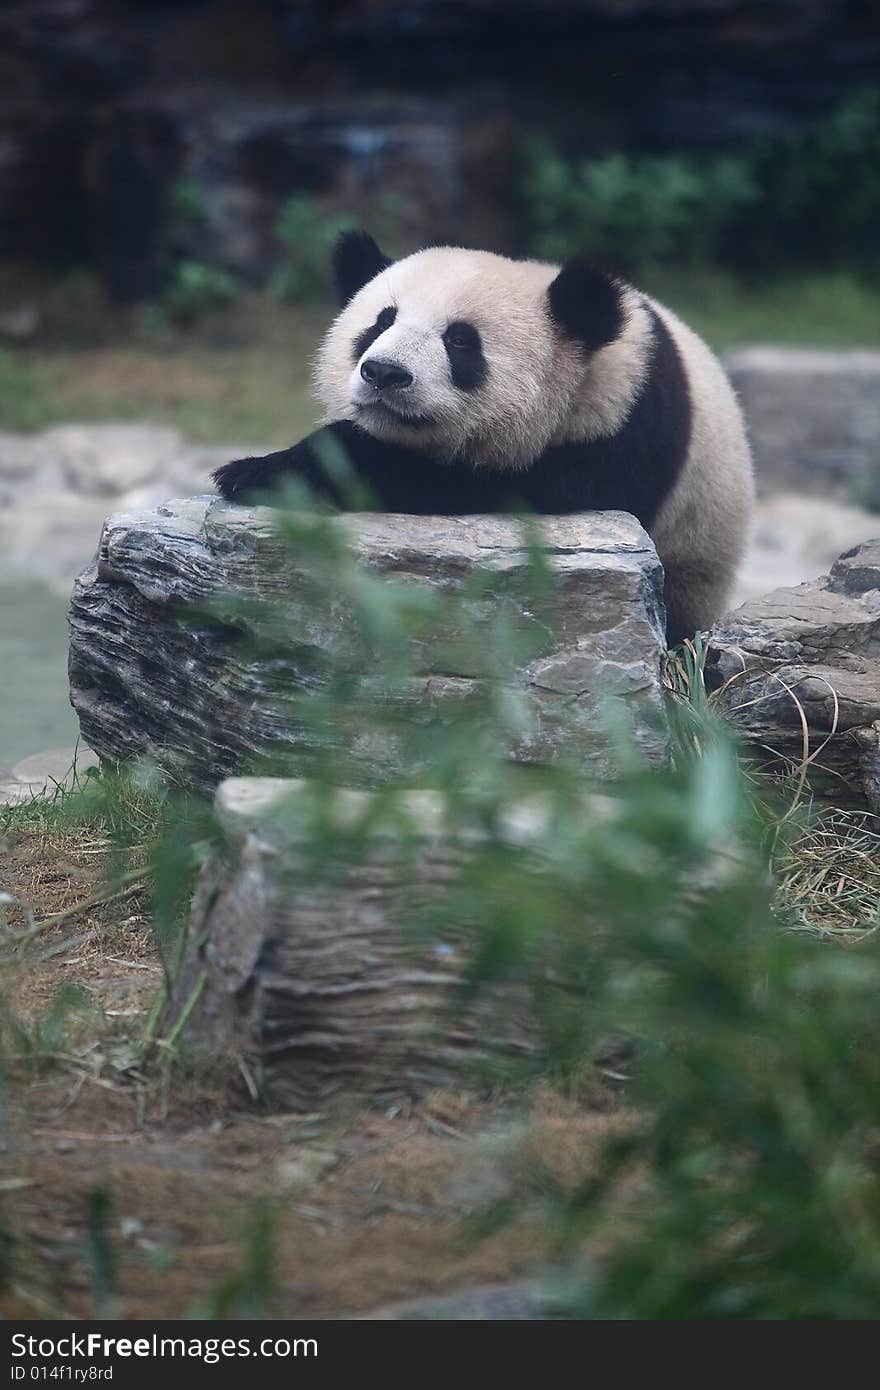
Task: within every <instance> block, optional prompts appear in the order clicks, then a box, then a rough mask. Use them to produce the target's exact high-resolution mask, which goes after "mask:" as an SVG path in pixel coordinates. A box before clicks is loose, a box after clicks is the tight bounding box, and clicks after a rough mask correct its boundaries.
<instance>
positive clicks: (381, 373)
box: [361, 357, 412, 391]
mask: <svg viewBox="0 0 880 1390" xmlns="http://www.w3.org/2000/svg"><path fill="white" fill-rule="evenodd" d="M361 376H362V377H363V379H364V381H368V382H369V383H370V385H371V386H375V388H376V390H377V391H384V390H385V389H386V387H394V388H396V389H398V390H400V389H402V388H403V387H404V386H412V372H408V371H407V370H406V368H405V367H398V365H397V363H396V362H382V361H380V359H379V358H378V357H368V358H367V360H366V362H362V363H361Z"/></svg>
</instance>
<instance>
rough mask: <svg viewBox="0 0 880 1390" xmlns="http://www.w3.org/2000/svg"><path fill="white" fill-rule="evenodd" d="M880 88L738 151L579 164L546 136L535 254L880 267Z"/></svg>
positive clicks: (527, 194) (529, 148)
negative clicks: (795, 128) (796, 130)
mask: <svg viewBox="0 0 880 1390" xmlns="http://www.w3.org/2000/svg"><path fill="white" fill-rule="evenodd" d="M878 147H880V88H866V89H863V90H861V91H860V92H858V93H856V94H855V95H854V96H853V97H851V98H850V99H849V100H848V101H846V102H844V103H843V104H842V105H841V106H840V107H838V108H837V110H836V111H834V112H832V113H831V115H829V116H828V117H826V118H825V119H824V120H820V121H817V122H816V123H815V124H814V125H813V126H812V127H811V128H810V129H808V130H807V131H806V132H799V133H797V134H792V135H789V136H783V137H774V138H772V139H766V140H763V141H755V142H753V143H751V144H750V145H747V146H745V147H744V148H743V149H741V150H740V151H738V152H737V153H736V154H732V153H720V154H714V155H681V154H643V155H628V154H622V153H612V154H607V155H602V156H599V157H596V158H592V159H585V160H578V161H570V160H567V159H565V158H563V157H562V156H561V155H560V154H559V153H558V152H556V151H554V149H553V148H552V147H551V146H549V145H548V144H547V143H546V142H545V141H542V140H537V139H531V140H529V141H527V142H526V145H525V147H524V153H523V175H522V194H523V199H524V202H525V207H526V212H527V216H528V220H529V223H530V243H531V247H532V249H533V250H534V251H535V252H536V253H537V254H538V255H541V256H544V257H546V258H547V259H550V260H562V259H564V258H565V257H567V256H569V255H571V254H572V253H573V252H575V251H586V252H588V253H591V254H593V255H595V256H596V257H597V258H599V259H601V260H604V261H606V262H607V263H608V264H610V265H612V266H617V267H619V268H621V269H624V270H627V271H631V272H636V273H642V272H644V271H645V270H648V271H650V270H651V269H652V268H656V267H657V266H663V265H684V266H687V267H699V266H706V265H710V264H725V265H729V266H732V267H735V268H738V269H745V270H764V271H766V270H770V269H774V270H780V269H781V270H788V271H789V272H790V270H791V268H792V266H793V265H798V266H847V267H849V268H856V267H858V268H861V269H862V270H865V271H873V272H875V273H876V271H877V270H878V268H880V254H878V243H877V227H878V225H880V170H878V160H877V149H878Z"/></svg>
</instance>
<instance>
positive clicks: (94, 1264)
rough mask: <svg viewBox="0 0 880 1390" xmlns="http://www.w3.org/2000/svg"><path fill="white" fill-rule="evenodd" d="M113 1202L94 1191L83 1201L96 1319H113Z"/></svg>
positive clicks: (100, 1190)
mask: <svg viewBox="0 0 880 1390" xmlns="http://www.w3.org/2000/svg"><path fill="white" fill-rule="evenodd" d="M112 1221H113V1198H112V1197H111V1195H110V1193H109V1192H108V1191H107V1189H106V1188H104V1187H93V1188H92V1190H91V1191H90V1192H89V1194H88V1197H87V1198H86V1261H87V1264H88V1269H89V1273H90V1275H91V1285H92V1303H93V1306H94V1311H95V1317H99V1318H101V1317H103V1318H107V1317H112V1315H113V1302H114V1290H115V1285H116V1273H117V1268H118V1263H119V1261H118V1257H117V1252H116V1248H115V1245H114V1242H113V1235H112V1231H111V1225H112Z"/></svg>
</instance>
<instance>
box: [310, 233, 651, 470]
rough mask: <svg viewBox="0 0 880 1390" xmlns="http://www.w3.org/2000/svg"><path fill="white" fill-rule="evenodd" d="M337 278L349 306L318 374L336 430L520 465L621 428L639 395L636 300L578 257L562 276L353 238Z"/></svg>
mask: <svg viewBox="0 0 880 1390" xmlns="http://www.w3.org/2000/svg"><path fill="white" fill-rule="evenodd" d="M334 269H335V275H336V283H337V289H338V293H339V298H340V301H341V304H342V308H341V311H340V313H339V315H338V316H337V318H336V319H335V320H334V322H333V324H332V325H331V327H330V329H329V331H328V333H327V335H326V337H325V339H324V342H323V344H322V346H321V349H320V351H319V354H318V358H317V370H316V377H315V386H316V394H317V396H318V399H319V400H320V402H321V404H322V406H323V408H324V411H325V420H327V421H332V420H341V419H345V420H351V421H354V422H355V423H356V424H358V425H359V426H360V427H361V428H362V429H364V430H366V431H367V432H368V433H370V434H371V435H373V436H375V437H376V438H377V439H382V440H387V441H389V442H393V443H397V444H403V445H406V446H408V447H409V448H413V449H416V450H419V449H422V450H424V451H426V452H430V453H431V454H433V455H435V456H437V457H442V458H446V459H461V460H467V461H469V462H471V463H473V464H474V465H481V466H485V467H497V468H503V467H508V468H511V467H512V468H517V467H525V466H527V465H528V464H529V463H531V462H532V461H533V460H534V459H535V458H536V457H537V456H538V455H539V454H540V453H541V452H542V451H543V450H544V449H545V448H546V447H547V445H548V444H551V443H557V442H566V441H567V440H573V439H578V438H580V439H584V438H589V437H591V436H593V437H595V436H598V435H601V434H605V433H613V432H614V429H615V428H616V427H617V426H618V425H619V423H620V420H621V419H622V418H623V416H624V415H625V413H626V410H627V409H628V407H629V404H630V403H631V400H632V399H633V396H634V393H635V390H636V389H637V386H638V382H639V378H640V373H641V371H642V369H643V365H644V364H643V358H644V352H643V351H642V349H643V347H644V344H643V342H642V338H643V336H644V335H643V334H641V333H640V331H639V321H638V312H639V305H640V303H641V301H640V298H639V296H638V295H637V294H636V293H635V291H633V290H632V289H630V287H629V286H627V285H625V284H623V283H622V282H620V281H618V280H616V279H614V278H613V277H611V276H608V275H605V274H604V273H603V272H601V271H598V270H596V269H595V268H594V267H593V266H591V265H590V264H589V263H588V262H587V261H585V260H584V259H582V258H580V257H578V258H575V259H574V260H572V261H569V262H568V263H567V264H566V265H564V266H563V267H562V268H561V269H560V268H559V267H558V266H552V265H547V264H544V263H542V262H538V261H514V260H510V259H508V258H507V257H504V256H497V255H493V254H491V253H489V252H486V251H467V250H463V249H460V248H458V247H446V246H444V247H432V248H430V249H428V250H425V251H419V252H417V253H416V254H415V255H412V256H407V257H406V258H405V259H403V260H400V261H393V262H392V261H390V260H388V258H387V257H386V256H384V255H383V254H382V252H381V251H380V250H379V247H378V246H377V245H376V243H375V242H374V241H373V239H372V238H371V237H369V236H368V235H366V233H363V232H354V233H347V234H345V235H344V236H343V237H341V238H340V240H339V242H338V244H337V247H336V251H335V256H334Z"/></svg>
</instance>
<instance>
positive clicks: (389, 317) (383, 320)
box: [352, 305, 397, 362]
mask: <svg viewBox="0 0 880 1390" xmlns="http://www.w3.org/2000/svg"><path fill="white" fill-rule="evenodd" d="M396 318H397V309H396V308H395V307H394V306H393V305H389V306H388V308H387V309H383V310H382V312H381V313H380V314H379V317H378V318H377V319H376V322H375V323H373V324H371V325H370V327H369V328H365V329H364V331H363V333H359V334H358V336H357V337H356V338H355V340H354V347H353V348H352V352H353V354H354V360H355V362H359V361H360V360H361V358H362V357H363V355H364V353H365V352H366V350H367V348H368V347H370V346H371V345H372V344H373V343H375V341H376V339H377V338H379V337H381V336H382V334H383V333H384V332H385V330H386V329H387V328H390V327H391V325H392V323H393V322H394V320H395V319H396Z"/></svg>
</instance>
